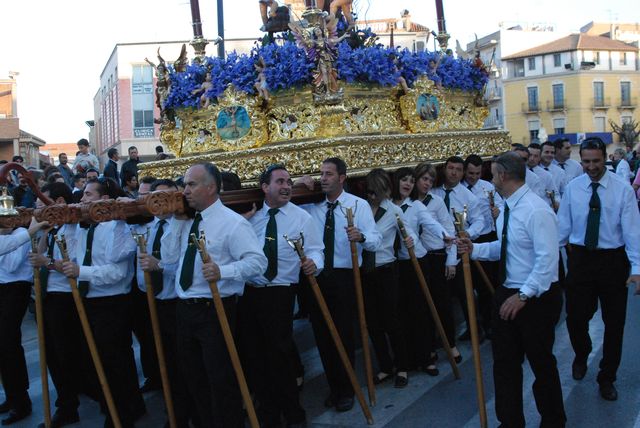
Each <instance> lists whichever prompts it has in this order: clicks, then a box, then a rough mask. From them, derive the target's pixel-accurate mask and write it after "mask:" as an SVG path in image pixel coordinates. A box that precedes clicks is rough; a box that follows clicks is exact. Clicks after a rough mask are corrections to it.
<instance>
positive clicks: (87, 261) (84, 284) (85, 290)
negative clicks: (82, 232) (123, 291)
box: [78, 224, 96, 297]
mask: <svg viewBox="0 0 640 428" xmlns="http://www.w3.org/2000/svg"><path fill="white" fill-rule="evenodd" d="M95 230H96V225H95V224H92V225H91V226H89V230H88V232H87V247H86V250H85V252H84V259H83V260H82V266H91V263H92V261H91V252H92V248H93V234H94V233H95ZM78 290H80V296H82V297H87V294H89V281H80V282H78Z"/></svg>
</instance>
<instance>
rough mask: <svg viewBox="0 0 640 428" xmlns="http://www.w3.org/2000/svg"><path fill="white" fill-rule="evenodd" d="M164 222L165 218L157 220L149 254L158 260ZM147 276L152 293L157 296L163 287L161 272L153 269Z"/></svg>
mask: <svg viewBox="0 0 640 428" xmlns="http://www.w3.org/2000/svg"><path fill="white" fill-rule="evenodd" d="M166 223H167V220H160V221H159V222H158V230H157V231H156V237H155V238H154V239H153V245H152V246H151V255H152V256H153V257H155V258H156V259H158V260H162V255H161V254H160V241H161V240H162V235H163V234H164V225H165V224H166ZM149 276H150V277H151V287H152V288H153V295H154V296H157V295H158V294H160V292H161V291H162V287H163V278H162V272H160V271H158V270H155V271H153V272H149Z"/></svg>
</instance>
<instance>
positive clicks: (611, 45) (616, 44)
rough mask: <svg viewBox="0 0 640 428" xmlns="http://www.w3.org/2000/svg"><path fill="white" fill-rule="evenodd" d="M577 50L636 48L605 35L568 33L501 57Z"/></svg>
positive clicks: (625, 49) (635, 50) (627, 49)
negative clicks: (559, 37)
mask: <svg viewBox="0 0 640 428" xmlns="http://www.w3.org/2000/svg"><path fill="white" fill-rule="evenodd" d="M577 50H590V51H622V52H637V51H638V48H637V47H636V46H633V45H629V44H627V43H624V42H621V41H618V40H611V39H609V38H607V37H600V36H587V35H585V34H570V35H568V36H566V37H563V38H561V39H558V40H554V41H552V42H549V43H545V44H544V45H540V46H536V47H533V48H531V49H527V50H524V51H521V52H518V53H515V54H512V55H509V56H506V57H504V58H502V59H503V60H510V59H517V58H526V57H531V56H538V55H545V54H551V53H558V52H570V51H577Z"/></svg>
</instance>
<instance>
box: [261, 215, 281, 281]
mask: <svg viewBox="0 0 640 428" xmlns="http://www.w3.org/2000/svg"><path fill="white" fill-rule="evenodd" d="M279 212H280V210H279V209H278V208H271V209H270V210H269V211H268V213H269V222H268V223H267V230H266V232H265V234H264V247H262V251H264V255H265V256H267V261H268V262H269V263H268V264H267V270H266V271H265V273H264V277H265V278H267V279H268V280H269V281H273V278H275V277H276V276H277V275H278V224H277V223H276V214H278V213H279Z"/></svg>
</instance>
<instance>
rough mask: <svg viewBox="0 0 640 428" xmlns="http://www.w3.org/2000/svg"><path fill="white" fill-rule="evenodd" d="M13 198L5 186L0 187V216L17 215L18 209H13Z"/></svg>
mask: <svg viewBox="0 0 640 428" xmlns="http://www.w3.org/2000/svg"><path fill="white" fill-rule="evenodd" d="M14 203H15V201H14V199H13V196H11V195H10V194H9V192H8V190H7V188H6V187H4V186H3V187H2V195H0V216H2V217H9V216H16V215H18V210H16V209H15V206H14Z"/></svg>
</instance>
